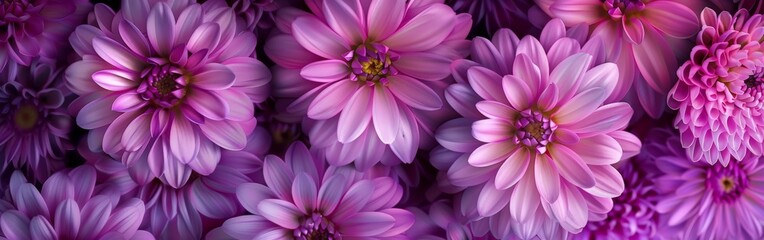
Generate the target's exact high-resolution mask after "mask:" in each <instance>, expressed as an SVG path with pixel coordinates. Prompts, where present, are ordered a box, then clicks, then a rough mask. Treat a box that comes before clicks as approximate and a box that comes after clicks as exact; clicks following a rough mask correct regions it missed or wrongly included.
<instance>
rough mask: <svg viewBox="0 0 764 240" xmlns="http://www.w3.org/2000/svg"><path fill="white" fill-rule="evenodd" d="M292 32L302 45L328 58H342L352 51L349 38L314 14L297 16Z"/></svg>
mask: <svg viewBox="0 0 764 240" xmlns="http://www.w3.org/2000/svg"><path fill="white" fill-rule="evenodd" d="M292 34H293V35H294V38H295V39H296V40H297V42H298V43H300V45H302V47H304V48H305V49H307V50H308V51H310V52H312V53H314V54H316V55H318V56H321V57H324V58H326V59H342V57H343V55H344V54H345V53H347V52H348V51H350V46H349V43H348V42H347V40H345V39H343V38H342V37H340V36H339V35H337V34H336V33H334V31H333V30H332V29H330V28H329V27H328V26H326V25H325V24H324V23H323V22H322V21H321V20H319V19H316V18H315V17H313V16H303V17H299V18H297V19H296V20H295V21H294V23H292Z"/></svg>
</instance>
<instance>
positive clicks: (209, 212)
mask: <svg viewBox="0 0 764 240" xmlns="http://www.w3.org/2000/svg"><path fill="white" fill-rule="evenodd" d="M191 192H192V193H193V194H189V195H188V196H189V199H190V200H191V201H190V202H191V204H193V206H194V208H195V209H196V210H197V211H199V213H201V214H202V215H204V216H206V217H209V218H213V219H226V218H229V217H231V216H235V215H236V210H237V206H236V204H235V203H234V201H232V200H231V199H229V198H228V197H227V196H225V195H223V194H221V193H219V192H217V191H215V190H212V189H210V188H209V187H207V186H205V184H204V183H202V182H201V181H199V180H197V181H196V182H194V183H193V184H192V186H191Z"/></svg>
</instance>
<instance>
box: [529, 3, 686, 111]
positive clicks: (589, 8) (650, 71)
mask: <svg viewBox="0 0 764 240" xmlns="http://www.w3.org/2000/svg"><path fill="white" fill-rule="evenodd" d="M536 2H537V3H539V6H540V7H541V9H542V10H544V11H545V12H546V13H547V14H549V15H550V16H552V17H556V18H560V19H562V20H563V22H565V24H566V25H568V26H575V25H577V24H586V25H589V26H590V28H591V29H592V33H591V34H592V36H598V37H601V38H602V39H603V42H604V44H605V46H606V50H607V52H610V53H616V54H615V56H616V57H617V58H615V59H612V60H614V61H613V62H615V63H616V64H617V66H618V70H619V73H620V77H619V81H618V83H617V84H616V89H615V91H614V92H613V94H612V95H611V96H610V97H609V98H608V100H609V102H612V101H619V100H621V99H622V98H623V97H624V96H627V93H630V96H628V97H629V98H628V99H629V100H630V101H632V103H633V106H635V108H637V109H636V110H640V111H641V109H644V111H645V112H647V114H649V115H650V116H651V117H653V118H657V117H659V116H660V115H661V114H662V113H663V111H664V106H665V103H664V102H663V99H665V96H666V94H667V93H668V91H669V89H671V85H672V84H673V83H674V81H675V80H676V78H675V76H674V70H675V69H676V68H677V61H676V57H675V56H674V54H673V51H672V50H673V49H674V48H676V47H677V46H672V45H671V44H670V43H669V40H670V39H684V38H689V37H691V36H693V35H695V33H697V30H698V26H699V24H698V16H697V15H696V14H695V13H694V12H693V11H692V9H691V8H690V7H688V5H684V4H686V3H690V2H692V1H680V0H654V1H648V0H604V1H603V0H570V1H557V0H536ZM640 105H641V108H638V106H640Z"/></svg>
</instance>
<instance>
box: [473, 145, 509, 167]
mask: <svg viewBox="0 0 764 240" xmlns="http://www.w3.org/2000/svg"><path fill="white" fill-rule="evenodd" d="M515 148H516V146H515V145H514V144H512V143H510V142H509V141H504V142H492V143H486V144H483V145H482V146H480V147H478V148H477V149H475V151H473V152H472V154H470V158H469V160H468V161H469V163H470V165H472V166H475V167H487V166H491V165H494V164H497V163H499V162H501V161H504V160H506V159H507V157H509V154H510V153H512V151H513V150H515Z"/></svg>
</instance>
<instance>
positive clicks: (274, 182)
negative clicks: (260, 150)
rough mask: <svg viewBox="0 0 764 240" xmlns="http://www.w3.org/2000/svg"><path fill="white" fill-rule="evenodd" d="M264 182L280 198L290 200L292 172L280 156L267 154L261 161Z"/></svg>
mask: <svg viewBox="0 0 764 240" xmlns="http://www.w3.org/2000/svg"><path fill="white" fill-rule="evenodd" d="M263 176H264V178H265V183H266V184H268V187H269V188H271V189H272V190H273V192H274V193H275V194H276V195H277V196H279V198H281V199H285V200H289V201H291V200H292V182H293V181H294V173H293V172H292V170H291V169H289V166H287V165H286V163H285V162H284V161H282V160H281V159H280V158H278V157H276V156H273V155H268V156H266V157H265V162H264V163H263Z"/></svg>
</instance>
